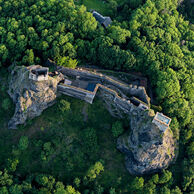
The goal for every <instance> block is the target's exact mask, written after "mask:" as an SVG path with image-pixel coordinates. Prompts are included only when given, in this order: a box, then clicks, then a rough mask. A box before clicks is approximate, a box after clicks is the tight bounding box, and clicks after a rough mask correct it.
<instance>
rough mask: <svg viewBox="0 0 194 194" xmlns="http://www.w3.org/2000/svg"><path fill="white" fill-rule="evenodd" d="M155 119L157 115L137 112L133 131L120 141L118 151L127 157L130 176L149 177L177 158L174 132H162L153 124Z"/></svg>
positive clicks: (131, 123) (133, 115) (132, 122)
mask: <svg viewBox="0 0 194 194" xmlns="http://www.w3.org/2000/svg"><path fill="white" fill-rule="evenodd" d="M153 116H154V113H151V112H148V111H141V110H139V109H134V110H133V111H132V112H131V116H130V129H131V130H130V132H128V133H126V134H124V135H123V136H121V137H119V138H118V140H117V148H118V149H119V150H120V151H121V152H123V153H124V154H125V155H126V158H125V159H126V161H125V164H126V168H127V170H128V171H129V172H130V173H131V174H135V175H141V174H147V173H152V172H155V171H158V170H160V169H163V168H166V167H168V165H169V164H170V163H171V162H172V160H173V158H174V157H175V154H174V149H175V146H174V140H173V134H172V132H171V130H170V129H167V130H166V131H165V133H163V132H161V131H160V130H159V128H158V126H157V125H155V124H154V123H152V119H153Z"/></svg>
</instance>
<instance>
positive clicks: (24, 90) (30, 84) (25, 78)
mask: <svg viewBox="0 0 194 194" xmlns="http://www.w3.org/2000/svg"><path fill="white" fill-rule="evenodd" d="M33 67H35V66H30V67H24V66H15V67H12V71H11V75H10V78H9V90H8V93H9V95H10V97H11V98H12V99H13V102H14V103H15V105H16V107H15V113H14V116H13V117H12V118H11V120H10V121H9V123H8V128H9V129H16V128H17V125H19V124H24V123H25V121H26V120H27V119H32V118H34V117H36V116H39V115H40V114H41V113H42V111H43V110H45V109H46V108H48V107H49V106H51V105H52V104H53V103H54V102H55V99H56V96H57V85H58V83H59V81H60V80H61V79H63V75H62V74H59V75H58V76H56V77H55V78H53V77H50V76H49V77H48V80H45V81H33V80H30V79H29V71H30V69H31V68H33ZM36 67H37V68H38V67H41V66H39V65H36Z"/></svg>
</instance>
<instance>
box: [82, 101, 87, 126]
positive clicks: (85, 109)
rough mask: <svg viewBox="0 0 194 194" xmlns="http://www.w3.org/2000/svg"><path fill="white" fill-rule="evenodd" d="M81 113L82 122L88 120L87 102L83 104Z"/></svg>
mask: <svg viewBox="0 0 194 194" xmlns="http://www.w3.org/2000/svg"><path fill="white" fill-rule="evenodd" d="M82 114H83V116H84V122H86V121H87V120H88V103H85V104H84V106H83V109H82Z"/></svg>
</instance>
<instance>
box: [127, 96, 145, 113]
mask: <svg viewBox="0 0 194 194" xmlns="http://www.w3.org/2000/svg"><path fill="white" fill-rule="evenodd" d="M130 101H131V102H132V103H133V104H134V105H135V106H137V107H139V108H141V109H142V110H148V109H149V106H148V105H147V104H146V103H144V102H143V101H141V100H140V99H138V98H136V97H135V96H133V97H131V98H130Z"/></svg>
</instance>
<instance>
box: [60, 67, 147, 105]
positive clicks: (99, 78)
mask: <svg viewBox="0 0 194 194" xmlns="http://www.w3.org/2000/svg"><path fill="white" fill-rule="evenodd" d="M58 71H60V72H61V73H63V74H65V75H67V76H75V77H76V76H80V77H82V78H84V79H88V80H90V81H96V82H98V83H104V84H109V85H113V86H115V87H117V88H119V89H120V90H122V91H124V92H125V93H127V94H129V95H131V96H136V97H137V98H139V99H141V100H142V101H143V102H145V103H146V104H148V106H150V98H149V97H148V95H147V93H146V90H145V88H144V87H142V86H136V85H131V84H130V85H128V84H125V83H122V82H121V81H117V80H116V78H115V79H112V78H110V77H109V76H106V75H104V74H101V73H95V72H90V71H87V70H81V69H70V68H65V67H58Z"/></svg>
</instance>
